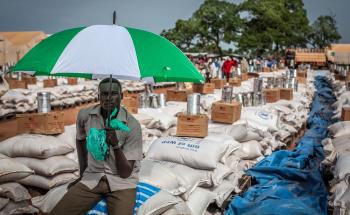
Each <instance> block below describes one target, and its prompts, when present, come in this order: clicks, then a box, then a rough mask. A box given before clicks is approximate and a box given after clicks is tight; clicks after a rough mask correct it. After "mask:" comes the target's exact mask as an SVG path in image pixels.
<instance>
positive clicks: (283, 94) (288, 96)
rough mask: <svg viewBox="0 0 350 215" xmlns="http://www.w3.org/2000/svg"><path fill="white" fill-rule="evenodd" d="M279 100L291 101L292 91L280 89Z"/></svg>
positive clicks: (290, 89)
mask: <svg viewBox="0 0 350 215" xmlns="http://www.w3.org/2000/svg"><path fill="white" fill-rule="evenodd" d="M280 99H285V100H293V89H292V88H280Z"/></svg>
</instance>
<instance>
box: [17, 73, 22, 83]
mask: <svg viewBox="0 0 350 215" xmlns="http://www.w3.org/2000/svg"><path fill="white" fill-rule="evenodd" d="M16 78H17V80H18V81H22V73H21V72H17V74H16Z"/></svg>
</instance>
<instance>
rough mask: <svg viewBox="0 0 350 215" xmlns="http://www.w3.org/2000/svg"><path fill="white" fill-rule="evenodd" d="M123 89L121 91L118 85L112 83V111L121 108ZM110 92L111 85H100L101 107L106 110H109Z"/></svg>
mask: <svg viewBox="0 0 350 215" xmlns="http://www.w3.org/2000/svg"><path fill="white" fill-rule="evenodd" d="M120 90H121V89H119V86H118V84H117V83H112V87H111V97H110V99H111V111H113V110H114V108H116V107H119V106H120V101H121V92H120ZM108 92H109V83H103V84H101V85H100V88H99V97H100V104H101V107H102V108H103V109H104V110H108V102H109V97H108Z"/></svg>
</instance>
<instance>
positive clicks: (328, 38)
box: [309, 16, 341, 48]
mask: <svg viewBox="0 0 350 215" xmlns="http://www.w3.org/2000/svg"><path fill="white" fill-rule="evenodd" d="M311 27H312V31H311V33H310V36H309V39H310V43H311V45H312V46H313V47H315V48H325V47H326V46H328V45H330V44H331V43H336V42H338V41H339V40H340V39H341V36H340V34H339V32H338V30H337V26H336V21H335V19H334V17H333V16H319V17H318V18H317V20H316V21H315V22H314V23H313V24H312V26H311Z"/></svg>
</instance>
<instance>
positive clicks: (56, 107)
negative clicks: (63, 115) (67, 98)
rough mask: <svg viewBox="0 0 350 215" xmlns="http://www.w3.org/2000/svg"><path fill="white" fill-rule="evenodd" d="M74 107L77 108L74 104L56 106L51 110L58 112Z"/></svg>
mask: <svg viewBox="0 0 350 215" xmlns="http://www.w3.org/2000/svg"><path fill="white" fill-rule="evenodd" d="M76 106H77V105H76V104H65V105H57V106H52V107H51V110H53V111H59V110H63V109H69V108H75V107H76Z"/></svg>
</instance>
